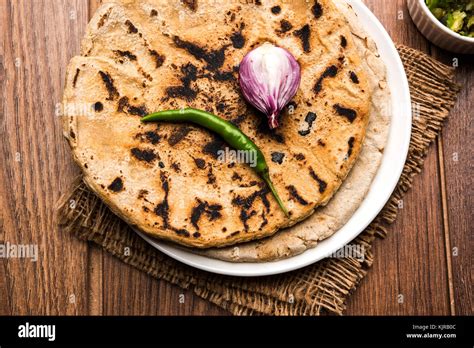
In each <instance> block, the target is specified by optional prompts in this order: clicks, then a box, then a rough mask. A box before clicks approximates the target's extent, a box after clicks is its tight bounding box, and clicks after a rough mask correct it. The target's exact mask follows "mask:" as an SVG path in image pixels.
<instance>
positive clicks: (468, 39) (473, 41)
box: [417, 0, 474, 44]
mask: <svg viewBox="0 0 474 348" xmlns="http://www.w3.org/2000/svg"><path fill="white" fill-rule="evenodd" d="M417 1H418V3H421V7H422V9H423V11H424V12H425V13H426V14H427V15H428V17H429V18H430V19H431V21H432V22H434V23H435V25H436V26H437V27H438V28H440V29H441V30H442V31H444V32H445V33H447V34H449V35H451V36H452V37H454V38H457V39H460V40H462V41H464V42H467V43H471V44H474V38H472V37H467V36H463V35H461V34H458V33H456V32H455V31H454V30H451V29H449V28H448V27H447V26H445V25H444V24H443V23H442V22H441V21H440V20H439V19H438V18H436V17H435V16H434V14H433V12H431V10H430V9H429V8H428V5H426V2H425V0H417Z"/></svg>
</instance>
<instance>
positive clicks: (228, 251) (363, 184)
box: [186, 0, 391, 262]
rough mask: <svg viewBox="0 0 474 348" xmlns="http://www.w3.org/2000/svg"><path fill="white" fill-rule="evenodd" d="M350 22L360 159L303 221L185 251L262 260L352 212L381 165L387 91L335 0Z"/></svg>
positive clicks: (374, 59) (295, 249)
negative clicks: (365, 122) (366, 91)
mask: <svg viewBox="0 0 474 348" xmlns="http://www.w3.org/2000/svg"><path fill="white" fill-rule="evenodd" d="M334 3H335V4H336V5H337V7H338V8H339V10H340V11H341V12H343V13H344V14H345V16H346V18H347V20H348V22H349V24H350V27H351V31H352V35H353V38H354V42H355V43H356V45H357V48H358V50H359V53H360V55H361V57H362V65H361V69H364V70H365V71H366V73H367V75H368V77H369V83H370V88H371V90H372V93H373V97H372V103H371V111H370V121H369V126H368V128H367V134H366V139H365V142H364V145H363V147H362V150H361V153H360V155H359V159H358V160H357V162H356V163H355V165H354V167H353V168H352V170H351V172H350V174H349V175H348V177H347V179H346V180H345V181H344V183H343V184H342V185H341V187H340V189H339V191H338V192H337V193H336V194H335V195H334V197H333V198H332V199H331V201H330V202H329V203H328V204H327V206H325V207H321V208H319V209H317V210H316V212H315V213H314V214H313V215H312V216H310V217H309V218H308V219H306V220H305V221H303V222H302V223H299V224H297V225H296V226H294V227H292V228H288V229H285V230H282V231H280V232H278V233H277V234H275V235H274V236H272V237H269V238H266V239H262V240H259V241H256V242H249V243H243V244H239V245H235V246H231V247H225V248H213V249H207V250H196V249H186V250H188V251H191V252H194V253H197V254H200V255H203V256H207V257H211V258H216V259H220V260H225V261H231V262H267V261H275V260H279V259H284V258H288V257H292V256H295V255H298V254H301V253H302V252H304V251H305V250H307V249H310V248H313V247H315V246H316V245H317V244H318V242H319V241H321V240H323V239H326V238H328V237H330V236H331V235H332V234H334V233H335V232H336V231H338V230H339V229H340V228H341V227H342V226H344V225H345V224H346V222H347V221H348V220H349V219H350V218H351V216H352V215H353V213H354V212H355V211H356V210H357V208H358V207H359V205H360V203H361V202H362V201H363V200H364V198H365V196H366V194H367V192H368V191H369V188H370V185H371V183H372V180H373V179H374V177H375V175H376V173H377V170H378V168H379V166H380V163H381V160H382V155H383V150H384V147H385V144H386V141H387V138H388V131H389V128H390V118H391V114H390V111H391V107H390V101H391V98H390V91H389V89H388V86H387V83H386V70H385V65H384V63H383V61H382V60H381V58H380V56H379V54H378V51H377V47H376V45H375V43H374V42H373V40H372V39H371V38H370V37H369V36H368V35H367V34H366V33H365V31H364V30H363V28H362V25H361V23H360V22H359V20H358V18H357V16H356V14H355V13H354V12H353V10H352V9H351V8H350V6H349V5H348V4H347V3H346V2H345V1H344V0H334Z"/></svg>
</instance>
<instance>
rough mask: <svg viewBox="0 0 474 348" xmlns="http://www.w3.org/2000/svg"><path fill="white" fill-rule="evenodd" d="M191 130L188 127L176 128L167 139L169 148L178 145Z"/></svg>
mask: <svg viewBox="0 0 474 348" xmlns="http://www.w3.org/2000/svg"><path fill="white" fill-rule="evenodd" d="M192 130H193V129H192V128H191V127H188V126H178V128H177V129H176V130H175V131H174V132H173V133H171V135H170V137H169V138H168V144H170V145H171V146H175V145H176V144H178V143H180V142H181V141H182V140H183V139H184V138H186V136H187V135H188V134H189V132H191V131H192Z"/></svg>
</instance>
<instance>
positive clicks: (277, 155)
mask: <svg viewBox="0 0 474 348" xmlns="http://www.w3.org/2000/svg"><path fill="white" fill-rule="evenodd" d="M284 157H285V154H284V153H283V152H277V151H275V152H272V161H273V162H275V163H278V164H282V163H283V158H284Z"/></svg>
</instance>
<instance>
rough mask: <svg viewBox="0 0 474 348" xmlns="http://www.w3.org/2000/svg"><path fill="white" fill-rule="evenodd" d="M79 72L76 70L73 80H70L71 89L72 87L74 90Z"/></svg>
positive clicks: (79, 70)
mask: <svg viewBox="0 0 474 348" xmlns="http://www.w3.org/2000/svg"><path fill="white" fill-rule="evenodd" d="M80 72H81V69H79V68H77V69H76V73H75V74H74V78H73V80H72V87H74V88H76V83H77V79H78V77H79V73H80Z"/></svg>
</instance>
